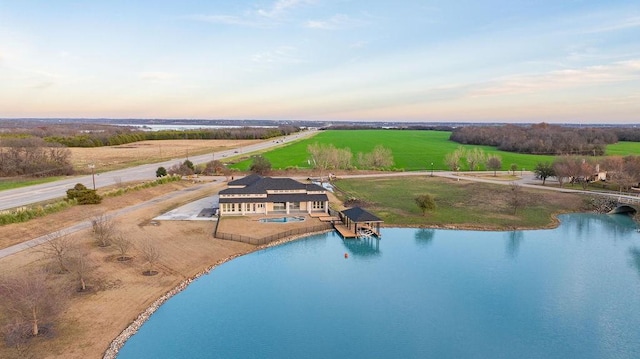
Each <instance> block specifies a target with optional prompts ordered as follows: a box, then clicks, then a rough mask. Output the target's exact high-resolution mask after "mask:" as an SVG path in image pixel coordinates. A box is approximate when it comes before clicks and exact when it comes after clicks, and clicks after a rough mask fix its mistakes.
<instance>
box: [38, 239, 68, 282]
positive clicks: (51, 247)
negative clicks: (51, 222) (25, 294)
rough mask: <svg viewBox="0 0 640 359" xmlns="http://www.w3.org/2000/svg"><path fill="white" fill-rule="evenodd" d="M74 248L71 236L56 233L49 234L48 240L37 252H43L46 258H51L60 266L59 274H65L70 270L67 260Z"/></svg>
mask: <svg viewBox="0 0 640 359" xmlns="http://www.w3.org/2000/svg"><path fill="white" fill-rule="evenodd" d="M72 246H73V243H72V241H71V238H70V237H69V234H68V233H66V232H64V231H56V232H53V233H49V234H48V235H47V236H46V240H45V241H44V242H43V243H42V244H41V245H40V246H38V247H35V250H37V251H39V252H42V253H43V254H44V256H45V257H46V258H51V259H53V260H55V261H56V263H57V264H58V268H59V272H60V273H64V272H67V271H68V270H69V269H68V268H67V266H66V260H67V258H68V257H69V252H70V250H71V248H72Z"/></svg>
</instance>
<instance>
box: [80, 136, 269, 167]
mask: <svg viewBox="0 0 640 359" xmlns="http://www.w3.org/2000/svg"><path fill="white" fill-rule="evenodd" d="M257 142H260V140H162V141H140V142H134V143H129V144H126V145H120V146H104V147H94V148H79V147H74V148H70V149H69V150H71V162H72V164H73V167H74V168H75V169H76V171H78V172H80V173H90V170H89V167H88V166H89V165H90V164H95V166H96V167H95V171H96V172H104V171H110V170H114V169H120V168H125V167H130V166H133V165H139V164H144V163H152V162H160V161H166V160H170V159H172V158H186V157H188V156H195V155H199V154H204V153H211V152H219V151H225V150H229V149H232V148H236V147H240V146H246V145H250V144H253V143H257Z"/></svg>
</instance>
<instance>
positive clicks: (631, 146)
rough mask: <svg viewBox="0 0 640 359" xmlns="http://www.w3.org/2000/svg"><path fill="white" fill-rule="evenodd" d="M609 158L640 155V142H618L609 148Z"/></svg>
mask: <svg viewBox="0 0 640 359" xmlns="http://www.w3.org/2000/svg"><path fill="white" fill-rule="evenodd" d="M606 154H607V156H628V155H640V142H618V143H614V144H613V145H609V146H607V151H606Z"/></svg>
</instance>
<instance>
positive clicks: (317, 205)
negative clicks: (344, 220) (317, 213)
mask: <svg viewBox="0 0 640 359" xmlns="http://www.w3.org/2000/svg"><path fill="white" fill-rule="evenodd" d="M313 209H324V202H322V201H314V202H313Z"/></svg>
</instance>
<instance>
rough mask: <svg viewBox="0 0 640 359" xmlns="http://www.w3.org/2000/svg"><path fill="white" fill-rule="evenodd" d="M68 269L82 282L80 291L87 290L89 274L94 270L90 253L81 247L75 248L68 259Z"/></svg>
mask: <svg viewBox="0 0 640 359" xmlns="http://www.w3.org/2000/svg"><path fill="white" fill-rule="evenodd" d="M67 263H68V264H67V267H69V270H70V271H71V272H73V273H74V274H75V275H76V277H77V278H78V281H79V282H80V291H81V292H84V291H85V290H87V281H86V280H87V274H88V273H89V272H90V271H91V269H93V266H92V263H91V261H90V260H89V252H88V251H87V250H85V249H81V248H79V247H76V248H74V250H73V251H72V252H71V254H70V255H69V257H68V258H67Z"/></svg>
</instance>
